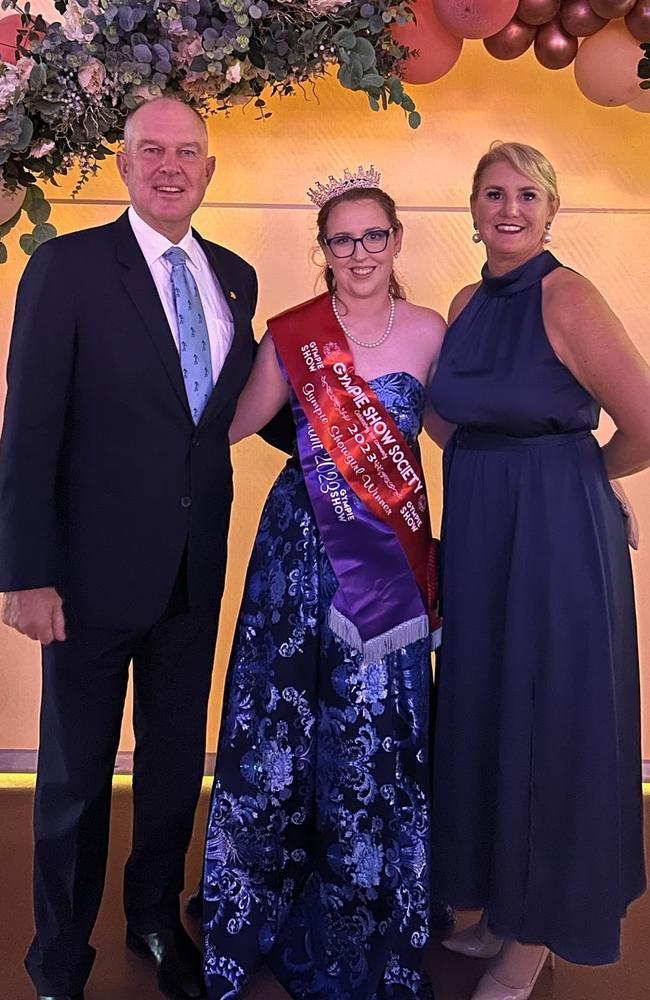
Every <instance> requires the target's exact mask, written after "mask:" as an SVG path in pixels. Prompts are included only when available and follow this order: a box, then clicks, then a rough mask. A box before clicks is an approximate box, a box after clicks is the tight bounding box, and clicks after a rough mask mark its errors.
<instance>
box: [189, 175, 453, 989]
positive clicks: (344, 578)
mask: <svg viewBox="0 0 650 1000" xmlns="http://www.w3.org/2000/svg"><path fill="white" fill-rule="evenodd" d="M378 182H379V175H378V174H377V173H376V171H375V170H374V168H371V169H370V170H369V171H364V170H362V169H361V168H359V170H358V171H357V172H356V173H355V174H351V173H350V172H349V171H345V173H344V175H343V177H342V178H341V179H340V180H335V179H334V178H330V180H329V184H328V185H327V186H323V185H321V184H318V185H317V186H316V188H315V189H313V190H311V191H310V192H309V194H310V197H311V198H312V200H313V201H314V202H315V204H316V205H317V206H318V207H319V209H320V211H319V215H318V242H319V245H320V247H321V249H322V251H323V253H324V255H325V259H326V263H327V267H326V271H325V279H326V283H327V289H328V290H327V292H325V293H324V294H322V295H320V296H318V297H317V298H315V299H312V300H311V301H309V302H306V303H303V304H302V305H299V306H296V307H294V308H293V309H290V310H289V311H288V312H286V313H283V314H282V315H281V316H277V317H275V318H274V319H272V320H270V322H269V330H268V332H267V333H266V334H265V336H264V338H263V340H262V343H261V346H260V349H259V352H258V355H257V359H256V363H255V367H254V370H253V373H252V375H251V378H250V380H249V382H248V385H247V387H246V388H245V390H244V392H243V393H242V396H241V398H240V402H239V406H238V409H237V414H236V417H235V420H234V422H233V425H232V429H231V441H232V442H236V441H239V440H241V439H242V438H244V437H246V436H248V435H249V434H253V433H255V432H256V431H257V430H258V429H259V428H260V427H262V426H263V425H264V424H265V423H267V421H268V420H270V419H271V417H272V416H274V414H275V413H276V412H277V411H278V410H279V409H280V408H281V407H282V406H283V405H284V404H285V403H286V401H287V400H290V402H291V406H292V411H293V415H294V419H295V423H296V434H297V448H296V454H295V455H294V456H293V457H292V458H291V459H290V460H289V462H288V464H287V465H286V467H285V468H284V470H283V471H282V472H281V474H280V476H279V477H278V479H277V481H276V482H275V484H274V486H273V488H272V489H271V493H270V495H269V498H268V500H267V503H266V506H265V508H264V511H263V513H262V518H261V522H260V527H259V531H258V534H257V538H256V541H255V544H254V548H253V553H252V556H251V562H250V566H249V569H248V576H247V580H246V586H245V591H244V597H243V601H242V606H241V611H240V617H239V622H238V626H237V630H236V634H235V641H234V648H233V652H232V657H231V662H230V666H229V670H228V674H227V679H226V686H225V694H224V706H223V719H222V725H221V734H220V738H219V751H218V756H217V771H216V775H215V784H214V792H213V797H212V805H211V810H210V818H209V824H208V834H207V845H206V860H205V877H204V886H203V894H204V925H205V972H206V982H207V990H208V997H209V998H210V1000H220V998H225V997H234V996H237V995H238V994H239V992H240V990H241V989H242V987H243V986H244V984H245V983H246V982H248V981H249V980H250V978H251V977H252V976H253V975H254V973H255V972H256V971H257V970H258V969H259V968H260V967H261V966H262V965H267V966H268V967H269V968H270V969H271V970H272V971H273V973H274V974H275V975H276V977H277V979H278V980H279V981H280V983H281V984H282V985H283V986H284V988H285V989H286V990H287V991H288V993H289V994H290V995H291V996H292V997H296V998H298V997H318V998H320V1000H382V998H384V997H386V998H387V997H395V998H404V1000H425V998H427V1000H428V998H430V997H431V996H432V991H431V986H430V984H429V981H428V978H427V976H426V974H425V972H424V971H423V964H424V957H425V950H426V944H427V941H428V938H429V924H430V919H431V906H432V904H431V899H432V889H431V885H430V879H429V870H430V865H429V853H430V798H431V796H430V774H431V761H430V759H429V746H430V741H429V696H430V688H431V669H430V655H429V654H430V650H431V648H432V645H435V642H436V637H437V634H438V631H439V624H440V623H439V620H438V618H437V614H436V594H435V586H434V580H435V565H434V564H435V559H434V549H433V543H432V540H431V535H430V528H429V516H428V508H427V499H426V489H425V485H424V479H423V476H422V468H421V465H420V460H419V454H418V450H417V444H416V441H417V437H418V434H419V433H420V430H421V427H422V420H423V407H424V397H425V389H424V387H425V385H426V384H427V383H428V381H429V379H430V377H431V374H432V371H433V369H434V368H435V364H436V360H437V357H438V352H439V350H440V346H441V342H442V337H443V333H444V328H445V324H444V322H443V320H442V319H441V317H440V316H439V315H438V314H437V313H435V312H433V311H432V310H430V309H424V308H421V307H419V306H415V305H412V304H410V303H408V302H407V301H406V300H405V297H404V293H403V291H402V289H401V288H400V286H399V284H398V282H397V280H396V278H395V274H394V272H393V262H394V259H395V258H396V257H397V256H398V254H399V252H400V248H401V244H402V233H403V230H402V225H401V223H400V221H399V219H398V218H397V215H396V210H395V204H394V202H393V200H392V199H391V198H390V197H389V196H388V195H387V194H386V193H385V192H384V191H382V190H381V189H380V188H379V187H378V186H377V185H378ZM434 897H435V894H434ZM438 916H439V914H438Z"/></svg>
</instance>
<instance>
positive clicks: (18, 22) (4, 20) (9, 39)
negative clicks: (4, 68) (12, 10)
mask: <svg viewBox="0 0 650 1000" xmlns="http://www.w3.org/2000/svg"><path fill="white" fill-rule="evenodd" d="M22 26H23V22H22V18H21V16H20V14H8V15H7V17H0V59H2V61H3V62H6V63H15V62H16V45H17V44H18V32H19V31H20V29H21V28H22Z"/></svg>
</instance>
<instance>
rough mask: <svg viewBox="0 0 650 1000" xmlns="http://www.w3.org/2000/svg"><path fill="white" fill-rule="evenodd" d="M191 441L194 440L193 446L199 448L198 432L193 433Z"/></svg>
mask: <svg viewBox="0 0 650 1000" xmlns="http://www.w3.org/2000/svg"><path fill="white" fill-rule="evenodd" d="M191 441H192V447H193V448H198V446H199V438H198V436H197V435H196V434H192V437H191Z"/></svg>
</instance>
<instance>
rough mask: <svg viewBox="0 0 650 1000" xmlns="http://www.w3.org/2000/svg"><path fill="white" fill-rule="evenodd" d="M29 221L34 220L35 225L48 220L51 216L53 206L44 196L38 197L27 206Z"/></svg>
mask: <svg viewBox="0 0 650 1000" xmlns="http://www.w3.org/2000/svg"><path fill="white" fill-rule="evenodd" d="M25 211H26V212H27V215H28V217H29V221H30V222H33V223H34V225H38V224H39V223H42V222H47V220H48V219H49V217H50V212H51V211H52V206H51V205H50V203H49V202H48V201H45V199H44V198H41V199H36V200H35V201H33V202H32V204H31V205H30V206H29V208H25Z"/></svg>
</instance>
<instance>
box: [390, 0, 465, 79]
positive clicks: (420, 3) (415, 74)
mask: <svg viewBox="0 0 650 1000" xmlns="http://www.w3.org/2000/svg"><path fill="white" fill-rule="evenodd" d="M410 6H411V8H412V9H413V13H414V14H415V16H416V18H417V23H416V24H414V23H413V22H412V21H410V22H409V23H408V24H398V25H395V24H394V25H393V26H392V27H391V32H392V35H393V38H394V39H395V41H396V42H399V44H400V45H407V46H408V47H409V49H417V50H418V54H417V55H416V56H409V57H408V59H406V60H405V61H404V64H403V67H404V79H405V81H406V82H407V83H433V81H434V80H439V79H440V78H441V77H442V76H444V75H445V73H448V72H449V70H450V69H451V67H452V66H453V65H454V63H455V62H457V60H458V57H459V55H460V51H461V49H462V47H463V39H462V38H457V37H456V35H452V34H450V33H449V32H448V31H447V30H446V29H445V28H443V26H442V25H441V23H440V21H439V20H438V18H437V17H436V15H435V14H434V12H433V9H432V7H431V4H430V2H429V0H412V2H411V4H410Z"/></svg>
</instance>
